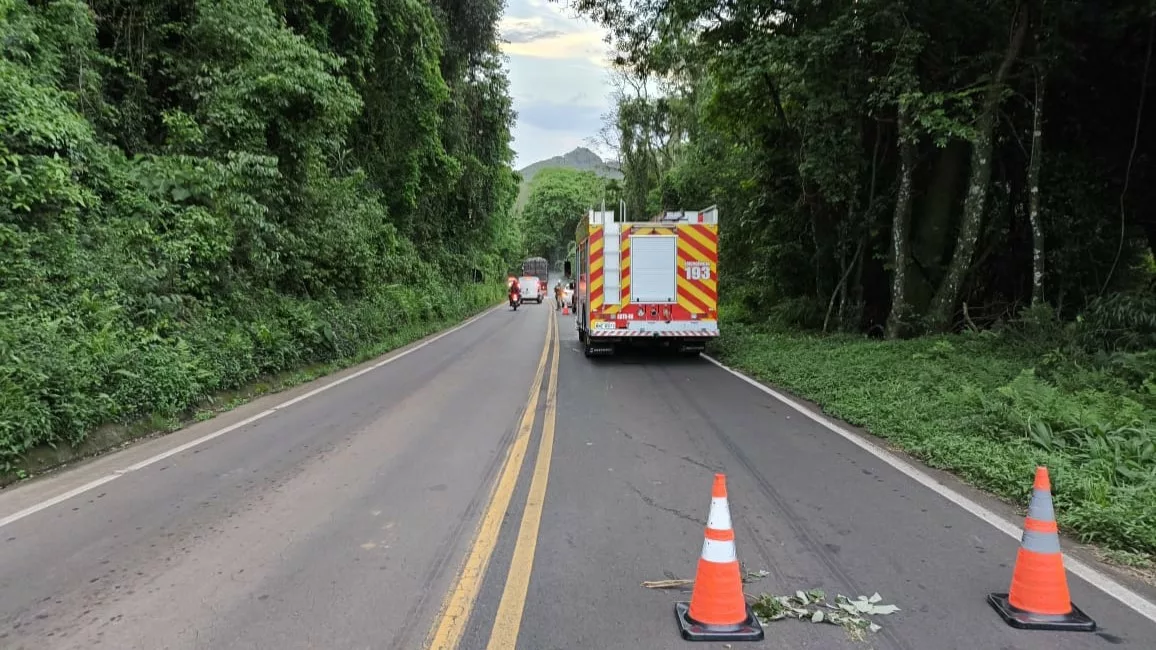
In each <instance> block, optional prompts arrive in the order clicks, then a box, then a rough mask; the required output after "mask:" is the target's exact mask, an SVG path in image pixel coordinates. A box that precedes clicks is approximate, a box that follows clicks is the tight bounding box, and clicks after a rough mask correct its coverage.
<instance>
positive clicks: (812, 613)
mask: <svg viewBox="0 0 1156 650" xmlns="http://www.w3.org/2000/svg"><path fill="white" fill-rule="evenodd" d="M882 600H883V596H880V595H879V594H878V593H876V594H873V595H872V596H871V597H867V596H859V597H858V598H856V599H854V600H852V599H850V598H848V597H846V596H844V595H842V594H839V595H836V596H835V602H834V603H833V604H832V603H831V602H829V601H828V600H827V596H826V594H824V593H823V591H822V590H821V589H812V590H810V591H801V590H800V591H796V592H795V593H794V595H789V596H773V595H770V594H763V595H761V596H759V597H758V598H757V599H756V600H755V602H754V603H752V604H751V609H753V610H754V612H755V615H756V616H758V617H759V619H760V620H762V621H766V622H770V621H778V620H782V619H785V618H797V619H799V620H807V621H810V622H812V623H830V624H831V625H839V626H842V627H843V628H844V629H846V630H847V632H848V633H849V634H851V635H852V636H854V637H857V638H860V639H861V638H863V631H864V630H869V631H871V632H878V631H879V630H880V629H881V628H882V626H881V625H879V624H877V623H874V622H872V621H871V620H869V619H868V618H866V617H868V616H886V615H888V614H894V613H895V612H898V611H899V608H898V607H896V606H895V605H880V604H879V602H880V601H882Z"/></svg>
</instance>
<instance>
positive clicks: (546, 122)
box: [500, 0, 610, 169]
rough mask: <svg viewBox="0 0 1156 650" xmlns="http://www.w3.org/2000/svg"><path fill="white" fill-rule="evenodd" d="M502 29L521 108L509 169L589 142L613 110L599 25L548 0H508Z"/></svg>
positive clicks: (513, 90)
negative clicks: (513, 154)
mask: <svg viewBox="0 0 1156 650" xmlns="http://www.w3.org/2000/svg"><path fill="white" fill-rule="evenodd" d="M500 28H501V33H502V37H503V39H504V40H505V41H508V42H506V43H503V44H502V51H503V52H504V53H505V54H506V56H507V57H508V59H509V61H508V62H507V67H508V69H509V73H510V94H511V95H512V96H513V99H514V110H516V111H517V112H518V121H517V123H516V124H515V126H514V133H513V135H514V143H513V149H514V151H515V152H516V154H517V157H516V159H515V161H514V168H515V169H520V168H522V167H525V166H526V165H529V164H531V163H534V162H537V161H539V160H543V159H546V158H551V157H553V156H558V155H561V154H564V153H566V152H568V151H570V150H572V149H574V148H575V147H580V146H590V145H589V143H588V142H587V140H588V139H589V138H591V137H593V136H594V135H596V134H597V133H598V129H599V128H600V127H601V126H602V114H603V113H606V112H607V111H609V110H610V87H609V76H608V66H609V61H608V59H607V56H606V53H607V51H608V46H607V45H606V43H604V42H603V41H602V37H603V34H604V32H603V30H602V29H601V28H600V27H598V26H597V25H595V24H594V23H592V22H590V21H588V20H586V19H584V18H583V19H580V18H574V17H572V12H571V11H570V10H569V9H567V8H566V7H565V3H559V2H549V0H507V4H506V13H505V16H504V17H503V19H502V21H501V24H500ZM598 153H600V154H601V155H602V156H603V157H605V156H606V153H607V152H604V151H599V152H598Z"/></svg>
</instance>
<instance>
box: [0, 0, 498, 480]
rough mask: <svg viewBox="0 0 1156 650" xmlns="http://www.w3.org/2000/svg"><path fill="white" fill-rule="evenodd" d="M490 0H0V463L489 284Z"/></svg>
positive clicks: (237, 383) (445, 306)
mask: <svg viewBox="0 0 1156 650" xmlns="http://www.w3.org/2000/svg"><path fill="white" fill-rule="evenodd" d="M501 5H502V3H501V2H500V0H329V1H322V2H309V1H304V0H199V1H198V2H180V1H176V0H91V1H89V2H81V1H79V0H0V80H2V81H0V466H3V467H11V466H12V464H13V463H14V462H16V461H17V460H18V459H19V458H20V457H21V456H22V455H23V454H25V453H26V452H27V451H28V450H29V449H31V448H33V447H36V446H38V445H44V444H49V445H69V444H75V443H78V442H80V441H82V440H84V439H85V436H86V435H88V434H89V433H90V432H91V431H93V430H94V428H96V427H99V426H101V425H103V424H106V423H113V422H124V421H129V420H133V419H134V418H140V417H144V416H150V415H154V414H157V413H162V414H170V415H171V414H178V413H182V412H184V411H185V410H186V409H188V408H190V407H192V406H194V405H196V404H198V403H200V402H202V401H203V400H204V399H206V398H208V397H209V396H211V395H213V394H214V393H215V392H218V391H223V390H230V389H236V388H238V387H241V386H244V385H245V384H246V383H247V382H251V381H253V380H254V379H255V378H258V377H261V376H266V375H272V374H276V373H281V372H285V371H290V370H293V369H297V368H300V367H303V366H306V365H309V364H315V363H324V362H330V361H334V360H339V359H349V358H353V357H357V356H359V355H364V354H366V353H367V351H372V350H375V349H376V350H378V351H380V346H381V345H382V344H386V343H390V342H392V343H395V344H396V343H398V342H401V341H403V340H405V339H406V338H413V337H415V336H418V335H420V334H421V333H424V332H426V331H429V330H430V329H431V328H434V327H436V326H438V325H439V324H441V323H445V322H449V321H452V320H455V319H460V318H462V317H464V316H465V315H467V314H469V313H470V312H473V311H477V310H478V309H480V308H481V307H483V306H486V305H490V304H494V303H496V302H497V301H498V300H500V298H501V294H502V289H501V286H500V281H501V279H502V277H504V274H505V272H506V270H507V269H508V268H509V264H510V262H511V260H513V259H515V258H516V256H517V254H518V253H519V252H520V248H521V243H520V241H519V238H518V236H517V231H516V227H515V225H514V222H513V216H512V214H511V209H512V204H513V201H514V197H515V194H516V191H517V178H516V175H515V174H514V172H513V171H512V170H511V168H510V163H511V162H512V152H511V150H510V125H511V123H512V120H513V111H512V108H511V102H510V98H509V95H508V90H507V80H506V77H505V72H504V71H503V69H502V67H501V66H502V64H501V55H500V52H499V50H498V36H497V21H498V18H499V15H500V12H501Z"/></svg>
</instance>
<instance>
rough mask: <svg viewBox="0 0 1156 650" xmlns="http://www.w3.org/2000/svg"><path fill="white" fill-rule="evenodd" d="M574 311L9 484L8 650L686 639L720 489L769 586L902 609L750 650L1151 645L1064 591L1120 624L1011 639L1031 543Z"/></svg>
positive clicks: (586, 644)
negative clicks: (852, 635) (628, 343)
mask: <svg viewBox="0 0 1156 650" xmlns="http://www.w3.org/2000/svg"><path fill="white" fill-rule="evenodd" d="M553 314H556V312H554V311H553V309H552V308H551V306H550V305H549V304H548V303H543V304H542V305H526V306H524V307H522V308H520V309H519V310H518V311H517V312H516V313H513V312H510V311H509V310H508V309H506V308H498V309H496V310H494V311H491V312H488V313H487V314H485V315H483V316H481V317H480V318H478V319H477V320H476V321H474V322H472V323H470V324H468V325H466V326H464V327H462V328H460V329H457V330H455V331H452V332H450V333H448V334H445V335H444V336H442V337H441V338H438V339H437V340H434V341H432V342H426V343H423V344H418V345H419V347H416V348H410V349H407V350H403V351H402V356H400V357H397V358H395V359H394V360H393V361H388V362H386V363H384V364H382V362H380V361H379V362H377V363H375V364H366V365H365V366H363V367H361V368H355V369H350V370H349V371H346V372H344V373H341V374H339V375H337V376H334V377H330V378H326V379H323V380H319V381H318V382H315V383H313V384H311V385H308V386H302V387H300V388H298V389H295V390H293V391H290V392H288V393H283V394H280V395H276V396H270V397H267V398H263V399H262V400H258V401H257V402H254V403H252V404H249V405H247V406H245V407H242V408H240V409H237V410H236V411H233V412H230V413H228V414H225V415H223V416H221V417H219V418H216V419H214V420H212V421H208V422H203V423H200V424H197V425H196V426H194V427H190V428H189V429H187V430H185V431H181V432H178V433H176V434H173V435H170V436H165V437H163V438H157V439H153V440H150V441H147V442H145V443H142V444H139V445H134V446H132V447H130V448H128V449H126V450H123V451H121V452H118V453H115V454H111V455H108V456H104V457H102V458H100V459H97V460H95V461H92V462H90V463H87V464H84V465H82V466H79V467H77V468H74V469H71V470H69V471H65V472H61V473H58V474H56V475H54V476H51V477H46V478H43V479H39V480H36V481H32V482H29V483H27V484H24V485H21V486H17V487H15V488H11V489H9V490H5V491H3V492H0V648H5V649H9V648H12V649H17V648H29V649H31V648H36V649H38V650H43V649H56V648H114V649H117V650H120V649H125V650H128V649H135V648H140V649H147V650H154V649H159V648H173V649H185V648H196V649H201V648H206V649H208V648H212V649H216V648H228V649H232V648H238V649H249V648H275V649H277V650H291V649H296V648H325V649H331V650H337V649H346V648H348V649H353V648H373V649H375V650H377V649H404V650H408V649H411V648H412V649H415V650H416V649H418V648H423V647H426V646H427V644H432V645H433V646H434V647H446V648H451V647H458V648H462V649H463V650H464V649H486V648H489V649H492V650H505V649H509V648H514V647H515V640H516V647H517V648H523V649H526V650H555V649H557V650H561V649H567V650H569V649H574V650H578V649H581V650H615V649H618V648H622V649H626V648H630V649H632V650H651V649H654V650H658V649H667V648H678V647H682V646H684V645H687V644H686V643H684V642H683V641H681V640H680V639H679V637H678V634H677V630H676V627H675V624H674V616H673V613H672V603H673V602H674V601H675V600H678V599H684V598H686V597H687V595H686V594H679V593H677V592H670V591H659V590H648V589H644V588H642V587H641V586H640V583H641V582H642V581H644V580H656V579H663V578H669V577H679V578H692V577H693V571H694V567H695V563H696V561H697V557H698V553H699V551H700V549H701V546H702V536H703V524H704V521H705V518H706V514H707V513H706V510H707V507H708V504H709V499H710V485H711V478H712V475H713V474H714V473H715V472H717V471H722V472H725V473H726V474H727V476H728V484H729V489H730V501H731V509H732V515H733V517H734V520H735V531H736V536H737V545H738V552H739V558H740V560H742V561H743V563H744V564H745V566H746V568H747V569H748V570H752V571H753V570H759V569H765V570H766V571H768V572H769V575H768V576H767V577H766V578H764V579H763V580H761V581H760V582H757V583H754V584H752V585H749V586H748V591H750V592H760V591H770V592H774V593H790V592H794V591H795V590H796V589H811V588H822V589H824V590H826V591H827V592H828V593H829V594H835V593H843V594H847V595H852V596H854V595H859V594H865V595H870V594H871V593H873V592H876V591H877V592H879V593H880V594H882V595H883V596H884V598H885V602H888V603H894V604H896V605H898V606H899V607H900V608H901V610H902V611H900V612H899V613H897V614H894V615H892V616H889V617H884V618H883V619H882V620H881V621H880V622H881V623H882V624H883V625H884V628H883V629H882V630H881V631H880V632H878V633H875V634H872V635H869V636H868V638H867V639H866V640H865V641H853V640H851V639H849V638H848V636H847V635H846V633H845V632H844V631H843V630H841V629H839V628H837V627H835V626H828V625H812V624H809V623H802V622H797V621H783V622H776V623H773V624H771V625H769V626H768V627H767V640H766V641H765V642H763V643H761V644H747V646H748V647H766V648H817V649H826V648H832V649H837V648H894V649H902V650H930V649H939V648H943V649H952V648H960V649H977V650H978V649H984V650H987V649H991V650H1011V649H1016V650H1036V649H1039V650H1044V649H1048V650H1052V649H1056V650H1067V649H1075V648H1109V647H1110V648H1152V647H1154V645H1156V642H1154V641H1153V639H1156V624H1153V623H1152V622H1151V621H1150V620H1148V619H1146V618H1144V617H1143V616H1141V615H1140V614H1138V613H1137V612H1136V611H1134V610H1133V609H1130V608H1128V607H1126V606H1124V605H1122V604H1121V603H1120V602H1118V601H1117V600H1115V599H1113V598H1111V597H1109V596H1108V595H1107V594H1106V593H1104V592H1103V591H1101V590H1099V589H1097V588H1094V587H1092V586H1090V585H1089V584H1087V583H1085V582H1084V581H1083V580H1081V579H1079V578H1076V577H1075V576H1071V575H1070V576H1069V580H1070V584H1071V589H1072V594H1073V599H1074V600H1075V601H1076V602H1077V604H1079V605H1080V606H1081V607H1082V608H1083V609H1084V610H1085V611H1086V612H1088V613H1089V614H1091V615H1092V616H1093V617H1094V618H1096V620H1097V622H1098V623H1099V624H1100V626H1101V628H1102V630H1101V632H1099V633H1095V634H1077V633H1067V634H1059V633H1051V632H1025V631H1017V630H1013V629H1011V628H1009V627H1007V626H1006V625H1005V624H1004V623H1003V622H1002V621H1001V620H999V619H998V618H997V617H996V615H995V613H994V612H993V611H992V610H991V609H990V607H989V606H988V605H987V604H986V602H985V601H984V597H985V595H986V594H987V593H988V592H991V591H1002V590H1006V587H1007V584H1008V581H1009V579H1010V572H1011V566H1012V563H1013V561H1014V557H1015V553H1016V547H1017V542H1016V540H1015V539H1013V538H1012V537H1009V536H1008V535H1006V534H1005V533H1003V532H1000V531H998V530H997V529H996V528H994V527H993V526H992V525H990V524H989V523H986V522H984V521H982V520H981V519H979V518H977V517H976V516H974V515H972V514H970V513H968V512H966V511H965V510H963V509H962V508H960V507H959V506H957V505H956V504H954V503H952V502H950V501H948V500H947V499H945V498H944V497H943V496H941V495H940V494H937V493H936V492H933V491H932V490H930V489H928V488H927V487H924V486H923V485H921V484H919V483H918V482H916V481H915V480H913V479H912V478H911V477H910V476H908V475H906V474H904V473H901V472H900V471H899V470H897V469H895V468H894V467H892V466H891V465H888V464H887V463H885V462H883V461H881V460H880V459H879V458H877V457H876V456H873V455H871V454H869V453H868V452H866V451H864V450H863V449H861V448H860V447H858V446H856V445H854V444H852V443H851V442H849V441H848V440H846V439H844V438H842V437H840V436H838V435H836V434H835V433H833V432H832V431H830V430H828V429H827V428H825V427H823V426H821V425H819V424H817V423H815V422H814V421H812V420H811V419H808V418H806V417H803V416H802V415H801V414H800V413H799V412H798V411H795V410H793V409H791V408H790V407H788V406H786V405H784V404H783V403H782V402H780V401H778V400H776V399H775V398H773V397H772V396H770V395H767V394H765V393H763V392H760V391H759V390H758V389H757V388H755V387H753V386H751V385H749V384H747V383H745V382H743V381H741V380H740V379H738V378H736V377H734V376H732V375H731V374H729V373H727V372H726V371H725V370H723V369H720V368H718V367H716V366H714V365H712V364H710V363H709V362H708V361H706V360H704V359H671V358H662V357H654V356H626V357H623V358H614V359H605V360H593V361H592V360H588V359H586V358H584V357H583V356H582V353H581V350H580V348H579V347H578V343H577V340H576V338H575V334H574V331H573V321H572V319H571V318H569V317H564V316H558V317H557V319H554V318H551V315H553ZM555 320H556V322H557V324H558V327H557V329H556V331H557V333H558V336H557V338H556V339H553V338H551V337H550V332H552V331H555V330H553V329H552V327H553V325H554V324H555ZM548 358H549V359H548ZM358 373H360V374H358ZM335 380H336V381H339V382H341V383H338V384H335V385H334V384H332V382H334V381H335ZM318 391H320V392H318ZM230 427H231V428H230ZM222 430H224V433H221V434H220V435H216V434H218V433H220V432H221V431H222ZM214 436H215V437H214ZM540 452H541V453H540ZM1030 480H1031V477H1025V481H1027V482H1030ZM70 491H71V492H75V493H76V494H75V495H74V496H71V497H69V498H61V497H62V496H66V495H68V493H69V492H70ZM977 498H978V497H977ZM1148 606H1149V607H1150V606H1151V605H1150V604H1149V605H1148ZM705 647H721V646H720V645H718V644H714V645H711V644H707V645H706V646H705ZM735 647H736V648H738V647H744V646H743V645H739V644H736V645H735Z"/></svg>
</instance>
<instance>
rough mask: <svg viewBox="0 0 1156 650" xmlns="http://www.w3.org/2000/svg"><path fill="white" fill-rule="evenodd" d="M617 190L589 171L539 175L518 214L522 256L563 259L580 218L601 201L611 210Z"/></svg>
mask: <svg viewBox="0 0 1156 650" xmlns="http://www.w3.org/2000/svg"><path fill="white" fill-rule="evenodd" d="M616 188H617V184H616V183H615V182H614V181H608V180H607V179H604V178H600V177H599V176H597V175H596V174H595V173H594V172H591V171H580V170H576V169H566V168H564V167H552V168H547V169H543V170H541V171H539V172H538V173H537V174H535V176H534V178H533V180H532V181H530V188H529V193H528V195H527V199H526V205H525V206H523V207H522V210H521V213H520V214H521V220H520V223H521V228H522V244H523V247H524V252H525V254H526V255H531V256H540V257H545V258H546V259H550V260H558V259H562V258H563V257H565V256H566V255H567V251H568V250H569V245H570V242H572V241H573V239H574V230H575V228H577V226H578V222H579V221H580V220H581V219H582V218H583V215H585V214H586V211H587V210H589V209H591V208H594V207H597V206H600V205H601V204H602V201H604V200H605V201H607V202H608V205H610V206H613V205H614V204H615V203H616V202H617V198H618V197H617V194H616V193H615V190H616Z"/></svg>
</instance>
